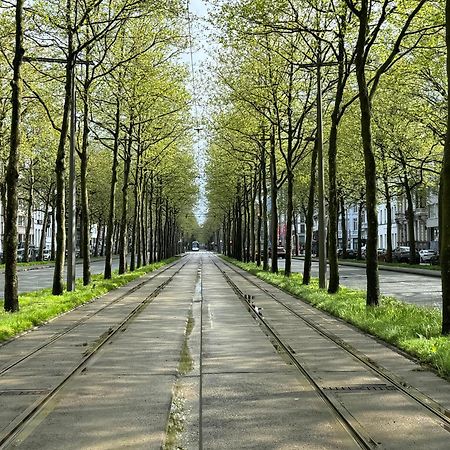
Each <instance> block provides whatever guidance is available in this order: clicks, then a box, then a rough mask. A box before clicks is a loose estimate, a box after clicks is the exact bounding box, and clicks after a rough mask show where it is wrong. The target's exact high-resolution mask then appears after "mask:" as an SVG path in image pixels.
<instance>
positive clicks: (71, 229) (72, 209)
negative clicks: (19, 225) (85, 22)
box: [67, 63, 77, 291]
mask: <svg viewBox="0 0 450 450" xmlns="http://www.w3.org/2000/svg"><path fill="white" fill-rule="evenodd" d="M71 77H72V95H71V111H70V147H69V192H68V197H69V198H68V203H69V210H68V224H67V225H68V233H67V290H68V291H74V290H75V247H76V231H77V230H76V185H75V132H76V122H75V119H76V117H75V114H76V107H75V102H76V98H75V63H74V64H73V66H72V71H71Z"/></svg>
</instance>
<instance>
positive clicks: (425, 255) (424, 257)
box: [419, 249, 436, 263]
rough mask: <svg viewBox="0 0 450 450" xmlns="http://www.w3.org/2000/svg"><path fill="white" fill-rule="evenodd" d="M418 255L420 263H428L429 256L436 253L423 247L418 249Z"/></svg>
mask: <svg viewBox="0 0 450 450" xmlns="http://www.w3.org/2000/svg"><path fill="white" fill-rule="evenodd" d="M419 255H420V262H422V263H429V262H430V261H431V258H432V257H433V256H434V255H436V252H435V251H434V250H431V249H423V250H419Z"/></svg>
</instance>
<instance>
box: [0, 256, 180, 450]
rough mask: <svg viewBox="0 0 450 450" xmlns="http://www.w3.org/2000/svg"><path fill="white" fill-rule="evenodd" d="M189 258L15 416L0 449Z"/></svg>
mask: <svg viewBox="0 0 450 450" xmlns="http://www.w3.org/2000/svg"><path fill="white" fill-rule="evenodd" d="M188 261H189V260H187V261H185V262H184V263H183V264H182V265H181V266H180V267H179V268H178V269H177V270H176V272H175V273H174V274H172V275H171V276H170V277H169V278H168V279H167V280H166V281H164V282H163V283H162V284H160V285H159V286H158V287H157V288H155V289H154V290H153V291H152V292H151V293H150V294H149V295H148V296H147V297H145V299H144V300H142V302H141V303H139V305H137V306H136V307H135V308H133V310H132V311H131V312H130V313H129V314H128V315H127V316H126V317H125V318H124V319H123V320H122V321H121V322H120V323H119V324H116V326H115V327H114V328H112V329H111V328H110V330H109V332H108V334H107V335H106V336H105V337H104V338H103V339H102V340H100V341H98V343H97V344H96V345H95V347H93V348H92V349H91V350H89V351H88V352H86V353H85V354H84V356H83V358H82V359H81V361H80V362H78V363H77V364H76V366H75V367H74V368H73V369H72V370H71V371H70V372H69V373H68V374H66V375H65V376H64V378H63V379H62V380H61V381H60V382H59V383H58V384H57V385H56V386H55V387H53V388H52V389H51V390H50V391H49V392H48V393H46V394H45V395H44V396H42V397H41V398H40V399H38V400H36V402H34V403H33V404H32V405H31V406H30V407H29V408H27V409H26V410H25V411H24V412H23V413H21V414H20V415H19V416H17V417H16V419H15V420H13V421H12V422H11V423H10V424H9V425H8V426H7V427H6V429H5V431H3V432H2V433H1V434H0V449H3V448H5V447H7V446H8V445H9V444H11V443H12V442H13V440H14V439H15V437H16V436H17V435H18V433H19V432H20V431H21V430H22V429H23V428H24V427H25V426H26V424H27V423H28V422H29V421H30V420H32V419H33V418H34V417H35V416H36V415H37V414H39V412H40V411H41V410H42V409H43V408H44V406H45V405H46V404H48V402H49V401H50V400H52V399H53V398H54V397H55V396H56V395H57V394H58V392H59V391H60V390H61V389H62V388H63V387H64V386H65V385H66V384H67V383H68V382H69V380H71V379H72V378H73V377H74V376H75V375H76V374H77V373H78V372H80V371H81V370H82V369H83V367H84V366H85V365H86V363H87V362H88V361H89V360H90V359H91V358H92V357H93V356H94V355H96V354H97V352H98V351H99V350H100V349H101V348H102V347H103V346H104V345H105V344H106V343H108V342H109V341H110V340H111V338H112V337H113V336H115V335H116V334H117V333H118V332H119V331H120V330H121V329H123V327H124V326H125V325H126V324H127V323H129V322H130V321H131V320H132V319H134V318H135V317H136V316H137V315H138V314H139V313H140V312H141V311H142V310H143V309H144V308H145V307H147V306H148V305H149V304H150V303H151V302H152V301H153V300H154V299H155V298H156V297H157V296H158V295H159V293H160V292H161V291H162V290H163V289H164V288H165V287H166V286H167V285H168V284H169V283H170V282H171V281H172V280H173V278H174V277H175V276H176V275H177V274H178V273H179V272H180V270H181V269H182V268H183V267H184V266H185V265H186V264H187V263H188Z"/></svg>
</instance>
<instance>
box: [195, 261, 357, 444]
mask: <svg viewBox="0 0 450 450" xmlns="http://www.w3.org/2000/svg"><path fill="white" fill-rule="evenodd" d="M212 258H217V257H215V256H213V257H212ZM203 303H204V304H203V311H204V313H203V314H204V318H203V354H202V360H203V361H202V368H203V369H202V380H203V381H202V384H203V397H202V411H203V412H202V417H203V420H202V431H203V432H202V441H203V448H205V449H243V448H255V449H256V448H257V449H275V448H280V449H281V448H283V449H307V448H315V449H331V448H333V449H339V448H342V449H350V448H358V447H357V445H356V443H355V442H354V441H353V439H352V438H351V437H350V436H349V435H348V434H347V432H346V431H344V429H343V427H342V426H341V424H340V423H339V422H338V420H337V418H336V417H335V416H334V415H333V414H332V413H331V411H330V410H329V409H328V408H327V407H326V406H325V404H324V403H323V401H322V400H321V399H320V398H319V397H318V396H317V394H316V393H315V392H314V390H313V389H312V387H311V386H310V385H309V383H308V382H307V381H306V380H305V379H304V378H303V377H301V376H300V375H299V373H298V372H297V371H296V370H295V369H294V368H293V367H292V366H290V365H288V364H287V363H286V361H285V360H284V359H283V358H282V356H281V355H280V354H279V353H277V351H276V350H275V348H274V346H273V345H272V344H271V343H270V341H269V339H268V338H267V337H266V335H265V334H264V333H263V331H262V330H261V328H260V327H259V325H258V323H257V321H255V320H254V319H253V318H252V317H251V315H250V314H249V312H248V311H247V309H248V307H247V306H246V305H244V304H243V303H242V302H241V300H240V299H239V298H238V297H237V295H236V293H235V292H234V291H233V290H232V288H231V287H230V286H228V285H227V284H226V282H225V279H224V277H223V275H222V274H221V272H219V270H218V269H217V268H216V267H215V266H214V265H213V264H212V262H211V261H209V262H208V263H206V264H204V281H203Z"/></svg>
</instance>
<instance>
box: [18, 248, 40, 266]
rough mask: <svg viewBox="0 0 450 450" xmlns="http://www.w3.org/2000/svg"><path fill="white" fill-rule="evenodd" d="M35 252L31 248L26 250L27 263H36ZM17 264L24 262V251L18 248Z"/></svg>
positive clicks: (34, 249)
mask: <svg viewBox="0 0 450 450" xmlns="http://www.w3.org/2000/svg"><path fill="white" fill-rule="evenodd" d="M36 256H37V251H36V248H35V247H33V246H30V247H29V248H28V262H30V261H36ZM17 262H25V249H24V248H19V249H18V250H17Z"/></svg>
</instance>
